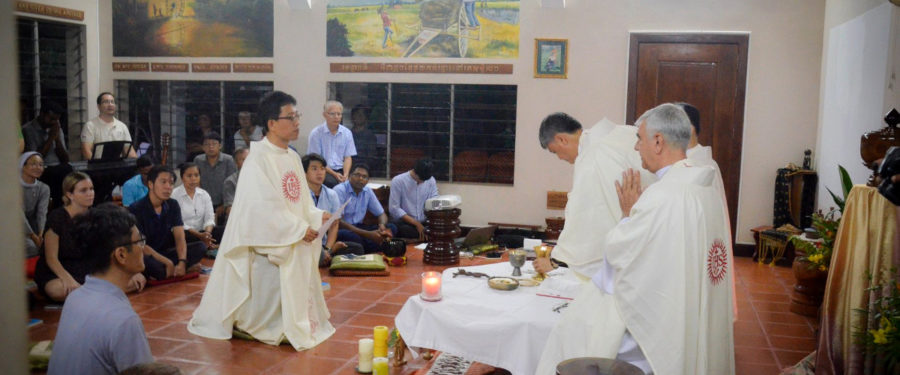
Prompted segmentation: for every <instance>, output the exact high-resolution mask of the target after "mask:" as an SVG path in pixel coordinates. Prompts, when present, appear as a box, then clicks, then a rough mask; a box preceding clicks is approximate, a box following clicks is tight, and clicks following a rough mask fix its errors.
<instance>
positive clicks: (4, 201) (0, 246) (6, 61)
mask: <svg viewBox="0 0 900 375" xmlns="http://www.w3.org/2000/svg"><path fill="white" fill-rule="evenodd" d="M12 4H13V2H12V1H10V0H0V46H3V49H4V50H6V51H14V50H15V49H14V48H13V47H12V46H14V45H15V40H16V29H15V27H14V26H13V25H15V22H14V18H13V16H12V9H13V5H12ZM15 56H16V55H15V54H13V53H4V54H2V55H0V113H5V114H13V115H12V116H7V121H6V122H5V123H6V125H3V132H4V133H5V134H6V135H5V136H2V137H0V160H5V161H6V162H5V163H0V181H15V182H12V183H5V184H0V207H22V188H21V185H19V183H18V181H19V178H18V177H16V174H17V168H16V162H11V161H12V160H18V157H17V155H16V153H17V152H18V150H17V149H16V146H15V143H16V139H17V136H16V133H15V131H16V130H15V129H16V128H15V127H16V126H19V121H18V120H19V119H18V113H19V112H20V111H19V110H18V108H17V104H18V103H19V101H18V100H17V98H18V95H19V89H18V87H19V86H18V82H19V80H18V78H17V77H18V70H17V69H16V57H15ZM21 220H22V219H20V216H18V215H15V214H13V215H0V238H2V239H3V240H2V241H0V264H3V265H5V266H4V268H3V272H0V301H3V302H2V303H3V307H2V308H0V337H2V339H0V358H2V360H0V368H2V369H3V373H4V374H27V371H28V361H27V360H26V359H25V357H26V353H27V349H28V346H27V344H28V336H27V333H26V332H27V331H26V328H25V322H27V321H28V320H27V319H28V315H27V313H26V306H25V290H24V288H22V280H25V272H24V267H22V265H23V264H24V262H25V252H24V251H23V249H24V248H25V236H24V235H23V230H22V221H21Z"/></svg>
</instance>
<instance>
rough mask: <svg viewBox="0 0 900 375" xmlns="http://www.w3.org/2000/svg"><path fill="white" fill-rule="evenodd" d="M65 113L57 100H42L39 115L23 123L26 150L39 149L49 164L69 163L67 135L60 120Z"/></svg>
mask: <svg viewBox="0 0 900 375" xmlns="http://www.w3.org/2000/svg"><path fill="white" fill-rule="evenodd" d="M64 114H65V110H64V109H63V108H62V107H61V106H60V105H59V104H57V103H56V102H53V101H49V100H47V101H42V102H41V110H40V112H39V114H38V117H36V118H34V119H33V120H31V121H29V122H26V123H25V124H24V125H22V135H24V136H25V151H37V152H38V153H40V154H41V157H42V158H44V163H46V164H47V165H58V164H66V163H68V162H69V150H68V149H67V148H66V135H65V134H64V133H63V131H62V125H61V124H60V121H59V120H60V118H61V117H62V116H63V115H64Z"/></svg>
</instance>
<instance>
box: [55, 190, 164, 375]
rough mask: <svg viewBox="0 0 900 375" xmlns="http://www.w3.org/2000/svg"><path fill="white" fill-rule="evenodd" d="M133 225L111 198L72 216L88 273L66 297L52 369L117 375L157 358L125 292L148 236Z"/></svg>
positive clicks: (141, 261)
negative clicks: (144, 236) (79, 284)
mask: <svg viewBox="0 0 900 375" xmlns="http://www.w3.org/2000/svg"><path fill="white" fill-rule="evenodd" d="M135 224H136V221H135V218H134V216H132V215H131V214H129V213H128V211H126V210H125V209H124V208H122V207H118V206H116V205H115V204H112V203H104V204H101V205H99V206H97V207H95V208H93V209H91V210H88V211H87V212H85V213H84V214H81V215H78V216H76V217H75V218H73V220H72V224H71V229H70V236H71V239H72V243H73V244H74V246H76V247H77V248H78V250H77V251H79V252H81V253H83V254H84V255H85V259H86V261H87V263H88V264H89V266H88V267H89V270H90V275H88V276H86V277H85V282H84V285H82V286H81V287H80V288H78V289H76V290H75V291H73V292H72V293H71V294H69V297H68V298H67V299H66V304H65V305H64V307H63V310H62V315H61V316H60V318H59V328H58V329H57V330H56V338H55V339H54V340H53V354H52V355H51V356H50V363H49V367H48V371H47V373H48V374H51V375H54V374H117V373H119V372H120V371H123V370H125V369H127V368H129V367H132V366H134V365H137V364H140V363H146V362H153V355H152V354H151V353H150V343H148V342H147V335H146V334H145V333H144V325H143V324H142V323H141V318H140V317H138V315H137V313H135V312H134V308H132V307H131V303H129V301H128V297H126V296H125V293H124V290H126V289H128V288H129V284H130V283H132V280H133V278H134V275H135V274H140V273H141V271H143V270H144V257H143V251H142V248H143V246H144V238H143V237H142V236H141V232H140V231H139V230H138V228H137V226H135Z"/></svg>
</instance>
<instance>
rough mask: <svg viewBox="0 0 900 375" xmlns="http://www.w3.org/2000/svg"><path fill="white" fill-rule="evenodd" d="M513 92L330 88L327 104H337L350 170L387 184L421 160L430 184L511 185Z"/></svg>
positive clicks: (496, 88)
mask: <svg viewBox="0 0 900 375" xmlns="http://www.w3.org/2000/svg"><path fill="white" fill-rule="evenodd" d="M516 94H517V87H516V86H514V85H462V84H418V83H365V82H330V83H329V85H328V98H331V99H333V100H337V101H340V102H341V103H343V104H344V117H343V124H344V126H346V127H347V128H350V129H351V130H352V131H353V136H354V142H355V144H356V149H357V153H358V155H357V156H356V157H355V158H354V163H359V162H363V163H366V164H367V165H369V166H370V167H371V169H372V170H370V171H369V174H370V175H371V176H373V177H381V178H392V177H393V176H396V175H398V174H400V173H403V172H406V171H408V170H410V169H412V167H413V166H414V164H415V162H416V161H417V160H418V159H420V158H423V157H428V158H431V159H432V160H433V161H434V164H435V173H434V177H435V179H437V180H439V181H448V182H481V183H497V184H510V185H511V184H512V183H513V177H514V176H513V171H514V170H515V144H516Z"/></svg>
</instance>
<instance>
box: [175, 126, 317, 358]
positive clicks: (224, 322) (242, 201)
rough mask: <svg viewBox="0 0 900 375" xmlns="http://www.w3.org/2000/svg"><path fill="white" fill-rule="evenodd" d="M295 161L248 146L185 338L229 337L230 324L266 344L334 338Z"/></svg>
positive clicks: (263, 144)
mask: <svg viewBox="0 0 900 375" xmlns="http://www.w3.org/2000/svg"><path fill="white" fill-rule="evenodd" d="M305 176H306V175H305V173H304V172H303V166H302V165H301V163H300V157H299V156H298V155H297V154H296V153H294V152H293V151H290V150H288V149H281V148H279V147H276V146H275V145H273V144H272V143H270V142H269V141H268V139H263V140H262V141H259V142H253V143H251V145H250V153H249V155H248V156H247V159H246V160H245V161H244V165H243V168H242V169H241V178H240V179H239V180H238V185H237V191H236V193H235V199H234V204H233V206H232V208H231V214H230V215H229V219H228V225H227V226H226V227H225V234H224V236H223V238H222V243H221V245H220V247H219V253H218V256H217V257H216V263H215V266H214V267H213V271H212V274H211V275H210V278H209V282H208V283H207V284H206V290H205V291H204V293H203V299H202V300H201V301H200V306H198V307H197V309H196V310H195V311H194V316H193V318H192V319H191V321H190V323H189V324H188V331H190V332H191V333H193V334H195V335H198V336H203V337H208V338H213V339H223V340H224V339H230V338H231V334H232V327H236V328H239V329H241V330H243V331H245V332H247V333H248V334H250V335H252V336H253V337H254V338H256V339H258V340H260V341H262V342H264V343H267V344H271V345H278V344H280V343H281V342H282V341H283V340H284V339H285V338H286V339H287V341H289V342H290V343H291V345H292V346H293V347H294V349H296V350H303V349H309V348H311V347H314V346H316V345H317V344H319V343H320V342H322V341H324V340H325V339H327V338H328V337H329V336H331V335H332V334H333V333H334V327H333V326H332V325H331V323H330V322H328V318H329V317H330V314H329V312H328V308H327V306H326V305H325V298H324V296H323V295H322V282H321V279H320V278H319V269H318V262H319V255H320V251H321V245H320V244H319V243H318V242H315V241H314V242H313V243H309V242H305V241H303V240H302V238H303V236H304V235H305V234H306V230H307V229H308V228H313V229H317V228H318V227H319V226H321V224H322V211H321V210H319V209H316V208H315V205H314V204H313V202H312V198H310V194H309V187H307V185H306V177H305Z"/></svg>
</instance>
